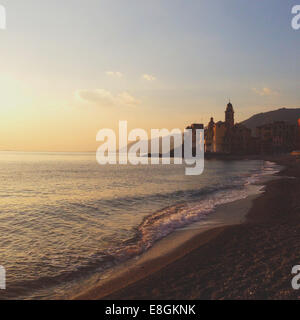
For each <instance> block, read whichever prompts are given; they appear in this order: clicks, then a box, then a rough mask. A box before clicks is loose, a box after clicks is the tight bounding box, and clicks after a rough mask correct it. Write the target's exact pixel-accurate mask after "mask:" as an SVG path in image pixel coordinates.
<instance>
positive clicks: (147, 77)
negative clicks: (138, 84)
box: [142, 74, 156, 81]
mask: <svg viewBox="0 0 300 320" xmlns="http://www.w3.org/2000/svg"><path fill="white" fill-rule="evenodd" d="M142 78H143V79H144V80H147V81H155V80H156V78H155V77H154V76H152V75H151V74H143V75H142Z"/></svg>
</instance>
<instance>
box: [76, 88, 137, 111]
mask: <svg viewBox="0 0 300 320" xmlns="http://www.w3.org/2000/svg"><path fill="white" fill-rule="evenodd" d="M75 96H76V97H77V98H79V99H80V100H81V101H83V102H86V103H92V104H95V105H97V106H99V107H111V106H129V107H134V106H136V105H138V104H140V100H138V99H136V98H135V97H133V96H132V95H130V94H129V93H128V92H126V91H124V92H122V93H120V94H117V95H113V94H112V93H111V92H110V91H107V90H104V89H95V90H80V91H77V92H76V94H75Z"/></svg>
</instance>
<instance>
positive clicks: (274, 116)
mask: <svg viewBox="0 0 300 320" xmlns="http://www.w3.org/2000/svg"><path fill="white" fill-rule="evenodd" d="M298 119H300V108H296V109H288V108H281V109H278V110H274V111H269V112H263V113H258V114H256V115H254V116H252V117H251V118H249V119H247V120H245V121H243V122H241V124H243V125H244V126H246V127H247V128H249V129H251V130H252V132H253V133H255V129H256V127H258V126H261V125H264V124H267V123H272V122H274V121H286V122H289V123H291V124H297V121H298Z"/></svg>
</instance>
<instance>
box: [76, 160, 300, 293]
mask: <svg viewBox="0 0 300 320" xmlns="http://www.w3.org/2000/svg"><path fill="white" fill-rule="evenodd" d="M268 160H271V161H276V162H277V163H279V164H282V165H284V166H286V169H285V170H283V171H282V172H281V173H280V176H282V178H281V179H275V180H272V181H270V182H268V183H267V186H266V190H265V193H264V194H262V195H260V196H258V197H256V198H255V199H253V198H251V197H250V198H247V199H244V200H239V201H236V202H235V203H231V204H227V205H224V206H222V207H220V208H219V209H218V210H217V211H216V213H215V214H214V215H215V219H212V222H211V223H210V224H208V225H206V226H205V225H204V226H202V227H200V228H199V226H198V227H197V226H196V227H193V228H192V229H189V230H182V231H179V232H177V233H174V234H173V235H171V236H170V237H167V238H166V239H164V240H163V241H160V242H159V243H157V245H156V246H154V247H153V248H152V249H151V250H149V252H148V253H147V254H145V255H144V256H143V257H142V258H140V259H139V260H138V261H134V262H130V263H129V264H128V265H126V266H125V268H124V266H123V267H122V269H120V270H119V272H116V273H115V274H114V277H112V278H111V279H109V280H107V281H106V282H103V283H99V285H97V286H95V287H94V288H92V289H91V290H88V291H85V292H82V293H81V294H80V295H78V296H77V297H75V298H79V299H297V298H298V297H300V292H298V291H295V290H293V289H292V288H291V279H292V275H291V269H292V267H293V266H294V265H296V264H300V160H297V159H296V157H291V156H283V157H279V158H278V157H277V158H273V159H272V158H269V159H268ZM286 176H289V177H294V178H288V177H286ZM225 216H226V219H224V217H225ZM245 216H246V219H245ZM201 228H202V229H201Z"/></svg>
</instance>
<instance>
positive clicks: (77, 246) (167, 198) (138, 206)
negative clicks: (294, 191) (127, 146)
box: [0, 152, 273, 298]
mask: <svg viewBox="0 0 300 320" xmlns="http://www.w3.org/2000/svg"><path fill="white" fill-rule="evenodd" d="M184 169H185V167H184V166H178V165H169V166H166V165H164V166H163V165H159V166H157V165H156V166H150V165H149V166H131V165H126V166H122V165H115V166H99V165H98V164H97V163H96V159H95V155H94V154H90V153H76V154H75V153H64V154H62V153H13V152H0V199H1V201H0V230H1V232H0V257H1V260H0V264H2V265H3V266H5V268H6V271H7V290H6V292H5V295H4V293H3V292H0V297H1V295H3V297H4V298H5V297H6V298H7V297H8V298H11V297H14V298H15V297H29V298H30V297H40V298H41V297H50V298H51V295H53V292H54V291H55V290H56V292H58V290H60V291H61V292H63V290H65V285H67V284H68V283H70V282H71V281H76V280H77V279H80V278H81V277H83V276H85V277H86V276H88V275H89V274H93V273H95V272H101V271H102V270H106V269H109V268H111V267H112V266H114V265H116V264H118V263H120V262H121V261H124V260H126V259H128V258H129V257H132V256H134V255H137V254H140V253H142V252H143V251H144V250H146V249H147V248H149V247H150V246H151V245H152V244H153V243H154V242H155V241H156V240H157V239H160V238H161V237H163V236H165V235H166V234H168V233H170V232H172V231H173V230H175V229H176V228H180V227H182V226H184V225H187V224H190V223H192V222H194V221H198V220H199V219H205V218H206V217H207V215H209V213H210V212H211V211H212V210H213V209H214V208H215V206H216V205H218V204H221V203H225V202H229V201H233V200H235V199H239V198H242V197H245V196H247V194H248V189H247V186H248V185H249V184H251V183H253V182H254V183H255V181H256V177H258V176H260V175H261V173H262V172H266V170H269V171H270V173H272V172H273V171H272V170H273V169H272V166H271V165H270V164H267V166H266V165H264V164H263V163H262V162H261V161H232V162H223V161H207V162H206V163H205V170H204V173H203V174H202V175H201V176H186V175H185V174H184ZM262 169H264V171H262ZM56 287H57V288H58V287H59V289H53V288H56ZM48 288H49V290H48ZM41 289H44V291H45V292H47V293H46V294H45V293H41V291H40V290H41ZM45 289H46V290H45ZM50 289H51V290H50ZM52 289H53V291H52ZM44 291H43V292H44ZM37 292H40V293H37Z"/></svg>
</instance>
